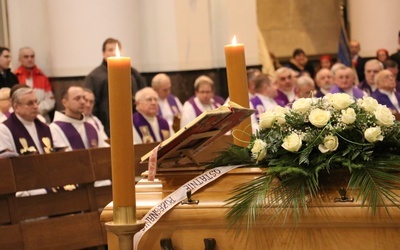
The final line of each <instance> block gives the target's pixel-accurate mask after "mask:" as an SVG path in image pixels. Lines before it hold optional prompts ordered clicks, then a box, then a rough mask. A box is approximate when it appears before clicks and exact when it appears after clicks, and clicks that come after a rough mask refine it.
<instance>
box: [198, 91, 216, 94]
mask: <svg viewBox="0 0 400 250" xmlns="http://www.w3.org/2000/svg"><path fill="white" fill-rule="evenodd" d="M197 93H199V94H206V95H209V94H212V93H213V92H212V91H197Z"/></svg>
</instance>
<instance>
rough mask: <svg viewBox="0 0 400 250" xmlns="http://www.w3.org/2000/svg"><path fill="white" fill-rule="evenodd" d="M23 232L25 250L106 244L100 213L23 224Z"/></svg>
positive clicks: (79, 247)
mask: <svg viewBox="0 0 400 250" xmlns="http://www.w3.org/2000/svg"><path fill="white" fill-rule="evenodd" d="M21 231H22V237H23V241H24V247H25V250H29V249H42V250H44V249H82V248H88V247H93V246H99V245H103V244H106V242H105V241H104V239H103V234H102V229H101V225H100V220H99V213H98V212H92V213H86V214H76V215H68V216H62V217H57V218H52V219H47V220H42V221H34V222H30V223H22V224H21Z"/></svg>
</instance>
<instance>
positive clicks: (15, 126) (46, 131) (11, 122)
mask: <svg viewBox="0 0 400 250" xmlns="http://www.w3.org/2000/svg"><path fill="white" fill-rule="evenodd" d="M33 122H34V124H35V127H36V132H37V134H38V137H39V141H40V145H41V147H42V149H43V151H44V148H45V147H46V145H45V144H44V143H43V138H45V137H47V138H49V139H50V143H51V148H53V138H52V137H51V132H50V128H49V126H47V125H46V124H44V123H43V122H41V121H40V120H39V119H37V118H35V120H34V121H33ZM4 125H6V126H7V128H8V129H9V130H10V131H11V134H12V137H13V139H14V144H15V147H16V149H17V153H19V154H21V149H22V145H21V143H20V141H19V139H20V138H24V139H26V141H27V143H28V147H30V146H33V147H34V148H35V149H36V152H37V153H39V150H38V148H37V147H36V145H35V143H34V142H33V139H32V137H31V136H30V134H29V132H28V130H27V129H26V128H25V126H24V125H23V124H22V122H21V121H20V120H19V119H18V118H17V116H16V115H15V113H12V114H11V115H10V117H9V118H8V119H7V120H5V121H4Z"/></svg>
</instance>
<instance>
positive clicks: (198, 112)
mask: <svg viewBox="0 0 400 250" xmlns="http://www.w3.org/2000/svg"><path fill="white" fill-rule="evenodd" d="M194 98H195V97H194V96H192V97H190V99H189V100H188V102H189V103H190V104H192V106H193V108H194V112H195V113H196V116H199V115H201V113H203V111H201V110H200V109H199V107H197V105H196V103H195V102H194ZM211 105H212V106H213V107H214V108H215V109H216V108H218V107H219V106H218V104H217V103H215V102H213V101H211Z"/></svg>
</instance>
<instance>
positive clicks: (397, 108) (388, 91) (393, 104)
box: [372, 69, 400, 114]
mask: <svg viewBox="0 0 400 250" xmlns="http://www.w3.org/2000/svg"><path fill="white" fill-rule="evenodd" d="M375 79H376V80H375V82H376V86H377V90H375V92H374V93H372V97H373V98H375V99H376V100H377V101H378V103H379V104H382V105H385V106H386V107H388V108H389V109H390V110H391V111H392V112H393V113H395V114H399V113H400V93H399V92H397V91H395V90H396V78H395V76H394V75H393V73H392V72H390V71H389V70H387V69H384V70H382V71H380V72H379V73H378V74H377V75H376V77H375Z"/></svg>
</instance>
